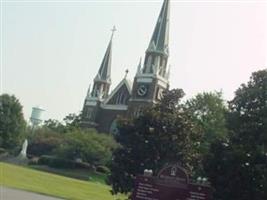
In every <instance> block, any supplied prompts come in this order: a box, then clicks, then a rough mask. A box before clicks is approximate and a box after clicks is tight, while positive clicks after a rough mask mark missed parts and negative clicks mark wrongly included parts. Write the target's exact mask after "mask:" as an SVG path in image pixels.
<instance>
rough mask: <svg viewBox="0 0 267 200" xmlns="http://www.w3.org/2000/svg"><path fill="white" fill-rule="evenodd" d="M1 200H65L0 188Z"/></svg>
mask: <svg viewBox="0 0 267 200" xmlns="http://www.w3.org/2000/svg"><path fill="white" fill-rule="evenodd" d="M0 200H63V199H58V198H54V197H49V196H45V195H41V194H35V193H32V192H26V191H22V190H17V189H11V188H6V187H3V186H0Z"/></svg>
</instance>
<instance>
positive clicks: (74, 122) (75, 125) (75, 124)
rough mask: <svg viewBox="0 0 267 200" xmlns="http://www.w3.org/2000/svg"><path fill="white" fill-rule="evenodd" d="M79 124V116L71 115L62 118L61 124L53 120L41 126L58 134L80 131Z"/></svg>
mask: <svg viewBox="0 0 267 200" xmlns="http://www.w3.org/2000/svg"><path fill="white" fill-rule="evenodd" d="M80 123H81V114H78V115H76V114H75V113H71V114H68V115H67V116H66V117H64V119H63V123H62V122H60V121H58V120H55V119H49V120H46V121H44V124H43V126H44V127H47V128H49V129H50V130H52V131H55V132H58V133H67V132H72V131H75V130H77V129H80Z"/></svg>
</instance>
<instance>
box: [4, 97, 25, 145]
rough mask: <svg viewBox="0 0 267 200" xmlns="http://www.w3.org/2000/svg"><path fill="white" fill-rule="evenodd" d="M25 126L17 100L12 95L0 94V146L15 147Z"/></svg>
mask: <svg viewBox="0 0 267 200" xmlns="http://www.w3.org/2000/svg"><path fill="white" fill-rule="evenodd" d="M25 127H26V122H25V120H24V117H23V113H22V106H21V104H20V102H19V100H18V99H17V98H16V97H15V96H13V95H12V96H11V95H8V94H2V95H0V142H1V143H0V146H1V147H3V148H7V149H13V148H15V147H17V146H18V145H19V144H20V142H21V141H20V140H21V139H22V138H21V135H22V134H23V132H24V131H25Z"/></svg>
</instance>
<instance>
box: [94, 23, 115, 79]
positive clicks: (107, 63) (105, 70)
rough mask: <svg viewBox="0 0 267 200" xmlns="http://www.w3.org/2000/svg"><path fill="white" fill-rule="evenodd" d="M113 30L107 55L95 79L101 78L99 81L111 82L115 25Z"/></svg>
mask: <svg viewBox="0 0 267 200" xmlns="http://www.w3.org/2000/svg"><path fill="white" fill-rule="evenodd" d="M111 31H112V34H111V38H110V41H109V44H108V47H107V50H106V53H105V56H104V58H103V60H102V63H101V66H100V68H99V70H98V73H97V75H96V77H95V81H97V80H99V81H104V82H107V83H111V58H112V39H113V35H114V32H115V31H116V28H115V26H114V27H113V29H112V30H111Z"/></svg>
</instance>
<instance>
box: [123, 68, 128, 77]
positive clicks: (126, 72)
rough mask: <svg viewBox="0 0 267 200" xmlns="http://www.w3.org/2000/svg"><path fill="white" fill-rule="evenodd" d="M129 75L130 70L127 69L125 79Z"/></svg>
mask: <svg viewBox="0 0 267 200" xmlns="http://www.w3.org/2000/svg"><path fill="white" fill-rule="evenodd" d="M128 73H129V70H128V69H126V70H125V76H124V78H127V75H128Z"/></svg>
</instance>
